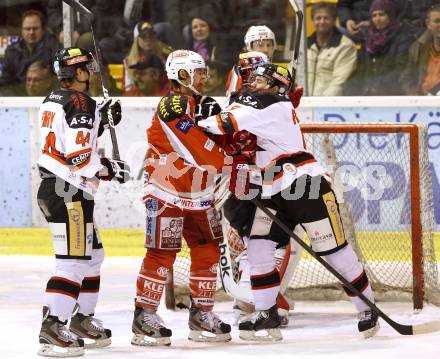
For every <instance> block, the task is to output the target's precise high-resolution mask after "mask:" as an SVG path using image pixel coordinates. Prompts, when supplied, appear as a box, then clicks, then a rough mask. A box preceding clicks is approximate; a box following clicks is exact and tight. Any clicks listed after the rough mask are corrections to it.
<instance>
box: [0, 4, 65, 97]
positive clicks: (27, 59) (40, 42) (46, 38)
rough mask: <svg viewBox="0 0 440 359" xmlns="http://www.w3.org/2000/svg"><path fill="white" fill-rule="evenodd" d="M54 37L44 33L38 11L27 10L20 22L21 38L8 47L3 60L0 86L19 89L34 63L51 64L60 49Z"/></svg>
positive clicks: (42, 16) (42, 22) (42, 18)
mask: <svg viewBox="0 0 440 359" xmlns="http://www.w3.org/2000/svg"><path fill="white" fill-rule="evenodd" d="M60 47H61V46H60V43H59V42H58V40H57V39H56V38H55V36H53V35H51V34H49V33H47V32H46V28H45V18H44V15H43V14H42V13H41V12H40V11H36V10H28V11H26V12H24V13H23V16H22V20H21V37H20V39H19V41H18V42H16V43H14V44H12V45H9V46H8V47H7V48H6V51H5V57H4V59H3V63H2V65H3V68H2V74H1V77H0V86H2V87H3V88H2V89H1V90H0V91H3V90H4V87H5V86H6V87H9V88H11V87H13V88H15V87H19V86H20V84H21V85H22V84H24V83H25V81H26V71H27V68H28V67H29V65H30V64H32V63H33V62H35V61H39V60H41V61H43V62H45V63H51V61H52V58H53V56H54V54H55V52H56V51H57V50H58V49H59V48H60Z"/></svg>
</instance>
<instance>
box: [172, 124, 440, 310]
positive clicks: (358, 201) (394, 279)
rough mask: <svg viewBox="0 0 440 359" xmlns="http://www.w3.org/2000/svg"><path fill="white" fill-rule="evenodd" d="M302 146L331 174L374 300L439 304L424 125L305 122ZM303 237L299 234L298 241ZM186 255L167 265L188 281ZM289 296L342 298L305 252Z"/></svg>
mask: <svg viewBox="0 0 440 359" xmlns="http://www.w3.org/2000/svg"><path fill="white" fill-rule="evenodd" d="M301 127H302V130H303V133H304V137H305V140H306V144H307V147H308V149H309V150H311V151H312V152H313V154H314V155H315V157H316V158H317V159H318V160H319V161H320V162H321V163H322V164H323V165H325V166H326V167H327V170H328V172H329V174H330V175H331V177H332V179H333V188H334V190H335V192H336V195H337V198H338V202H339V205H340V209H341V216H342V219H343V222H344V229H345V234H346V236H347V240H348V241H349V242H350V243H351V244H352V246H353V248H354V249H355V251H356V252H357V253H358V256H359V258H360V260H361V261H362V263H363V264H364V267H365V270H366V272H367V274H368V276H369V279H370V282H371V284H372V286H373V289H374V291H375V296H376V299H378V300H395V301H404V300H411V301H412V302H413V305H414V308H416V309H420V308H422V307H423V302H424V301H428V302H432V303H435V304H440V289H439V280H438V268H437V266H438V262H437V260H438V258H437V257H436V252H435V246H434V242H435V241H434V234H435V233H434V231H435V220H434V209H433V193H432V183H431V174H430V163H429V158H428V146H427V127H426V126H425V125H419V124H395V123H394V124H387V123H372V124H365V123H347V122H344V123H305V124H302V125H301ZM306 240H307V239H306ZM189 265H190V261H189V253H188V250H187V248H184V249H183V250H182V251H181V252H180V254H179V256H178V259H177V260H176V263H175V265H174V288H185V287H187V285H188V272H189ZM286 293H287V296H288V297H289V298H291V299H339V298H343V297H344V295H345V294H344V292H343V290H342V286H341V285H340V284H339V283H338V281H337V280H336V278H335V277H334V276H333V275H331V274H330V273H329V272H327V271H326V270H325V269H324V268H323V267H322V266H320V265H319V263H317V262H316V261H315V260H314V259H313V258H312V257H310V256H309V255H307V253H305V251H304V252H303V253H302V256H301V260H300V261H299V264H298V265H297V267H296V268H295V271H294V273H293V276H292V279H291V280H290V282H289V286H288V289H287V292H286Z"/></svg>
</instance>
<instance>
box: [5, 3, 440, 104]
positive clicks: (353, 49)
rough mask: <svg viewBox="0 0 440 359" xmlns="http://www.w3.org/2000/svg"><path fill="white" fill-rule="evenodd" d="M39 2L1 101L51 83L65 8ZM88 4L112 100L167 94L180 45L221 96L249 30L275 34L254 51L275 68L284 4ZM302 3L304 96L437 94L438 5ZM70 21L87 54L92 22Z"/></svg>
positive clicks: (95, 83) (94, 87)
mask: <svg viewBox="0 0 440 359" xmlns="http://www.w3.org/2000/svg"><path fill="white" fill-rule="evenodd" d="M42 3H44V4H45V6H44V9H45V13H44V11H40V10H35V9H28V10H27V11H25V12H24V13H23V14H22V17H21V23H20V27H21V31H20V36H18V37H17V38H16V40H15V41H14V42H13V43H11V44H10V45H8V46H7V47H6V49H5V52H4V56H3V58H1V57H0V96H45V95H46V94H47V93H48V92H49V91H50V89H51V88H53V87H54V86H56V82H55V81H54V76H53V69H51V66H50V64H51V61H52V58H53V55H54V54H55V52H56V51H57V50H58V49H60V48H62V47H63V37H64V34H63V31H62V18H63V17H62V4H61V3H62V2H60V1H56V0H48V1H44V2H42ZM84 4H85V5H86V6H88V7H90V8H92V10H93V12H94V13H95V14H96V21H95V23H94V24H93V25H94V29H95V31H94V32H95V36H96V41H97V42H98V44H99V47H100V49H101V55H102V56H101V60H102V61H103V64H104V66H105V69H106V71H104V74H103V75H104V76H106V77H107V79H108V82H109V90H110V94H111V95H113V96H162V95H163V94H165V93H166V92H167V91H168V90H169V89H168V88H167V86H168V81H167V78H166V74H165V60H166V58H167V56H168V54H169V53H170V52H172V51H173V50H174V49H177V48H185V49H189V50H192V51H195V52H197V53H199V54H200V55H201V56H202V57H203V58H204V60H205V61H206V62H207V64H208V65H209V68H210V79H209V81H208V83H207V86H206V87H207V88H206V92H207V93H208V94H209V95H213V96H222V95H224V94H225V90H226V83H227V84H228V86H230V81H231V78H230V76H231V72H230V70H231V68H233V67H234V65H235V64H236V63H237V59H238V55H239V54H240V53H241V52H244V51H249V46H248V44H245V41H246V36H247V35H246V34H248V32H247V31H248V29H249V28H250V27H252V26H261V25H266V26H268V27H269V29H270V30H269V31H270V32H271V33H272V34H274V35H273V39H272V38H268V39H269V40H270V41H266V42H267V43H268V46H269V47H268V48H264V47H261V48H255V49H252V50H257V51H261V52H263V53H265V54H266V55H267V56H268V58H269V59H272V58H273V61H274V62H277V60H278V59H280V53H281V52H280V51H277V50H280V48H282V46H280V44H282V43H283V42H284V38H285V32H286V26H285V19H286V16H288V15H287V9H288V1H287V0H281V1H275V0H266V1H251V0H235V1H234V0H226V1H221V2H219V1H213V0H205V1H197V0H186V1H183V0H166V1H159V0H156V1H155V0H153V1H139V2H133V1H123V0H120V1H117V0H114V1H99V0H87V1H84ZM307 4H308V5H310V7H311V12H310V13H311V19H309V20H308V21H311V22H312V24H313V28H314V31H313V33H312V34H310V36H308V38H307V44H306V45H307V64H306V65H307V66H306V69H307V71H306V74H307V90H308V95H310V96H339V95H357V96H362V95H366V96H384V95H437V93H440V0H426V1H420V0H351V1H349V0H345V1H344V0H339V1H337V2H336V1H335V0H329V1H323V2H317V1H308V2H307ZM139 5H141V6H139ZM225 14H234V16H225ZM74 20H75V23H74V28H75V31H74V32H73V42H74V45H76V46H78V47H82V48H85V49H87V50H91V51H93V50H94V44H93V39H92V35H91V32H90V26H91V23H90V19H88V18H85V17H83V16H80V14H75V16H74ZM306 21H307V20H306ZM272 31H273V32H272ZM11 35H13V34H11ZM245 35H246V36H245ZM275 38H276V39H277V40H278V41H275ZM277 43H278V46H277ZM265 46H266V45H265ZM274 51H275V54H274ZM281 61H282V62H286V61H287V62H288V61H289V59H282V60H281ZM300 61H301V59H300ZM111 69H116V72H117V75H115V73H112V72H114V71H111ZM228 74H229V75H228ZM227 78H228V79H227ZM90 93H91V94H92V96H100V95H101V85H100V80H99V77H98V76H94V78H92V81H91V84H90Z"/></svg>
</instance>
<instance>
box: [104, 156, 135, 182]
mask: <svg viewBox="0 0 440 359" xmlns="http://www.w3.org/2000/svg"><path fill="white" fill-rule="evenodd" d="M101 164H102V165H103V166H104V168H103V169H101V170H100V171H99V178H101V179H102V180H104V181H111V180H116V181H118V182H119V183H121V184H122V183H125V182H128V181H129V180H130V166H129V165H128V163H127V162H125V161H122V160H112V159H110V158H106V157H101Z"/></svg>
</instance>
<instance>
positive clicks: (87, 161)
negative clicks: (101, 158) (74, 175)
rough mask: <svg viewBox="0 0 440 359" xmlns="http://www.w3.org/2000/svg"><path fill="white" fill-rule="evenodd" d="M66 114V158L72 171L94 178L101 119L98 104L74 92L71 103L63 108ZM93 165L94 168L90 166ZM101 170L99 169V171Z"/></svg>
mask: <svg viewBox="0 0 440 359" xmlns="http://www.w3.org/2000/svg"><path fill="white" fill-rule="evenodd" d="M63 109H64V112H65V121H64V124H63V125H64V132H65V158H66V163H67V165H68V166H69V167H70V169H71V171H79V172H80V173H81V175H83V176H85V177H93V176H94V175H95V173H96V172H97V171H96V168H95V167H96V164H97V159H96V158H94V157H96V156H97V154H96V153H95V152H96V151H95V149H96V145H97V143H96V142H97V132H98V128H99V118H97V115H96V113H95V112H96V103H95V101H94V100H93V99H92V98H90V97H89V96H87V95H85V94H83V93H79V92H74V93H72V94H71V101H69V102H67V103H66V104H64V106H63ZM91 164H92V166H90V165H91ZM98 170H99V169H98Z"/></svg>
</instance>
